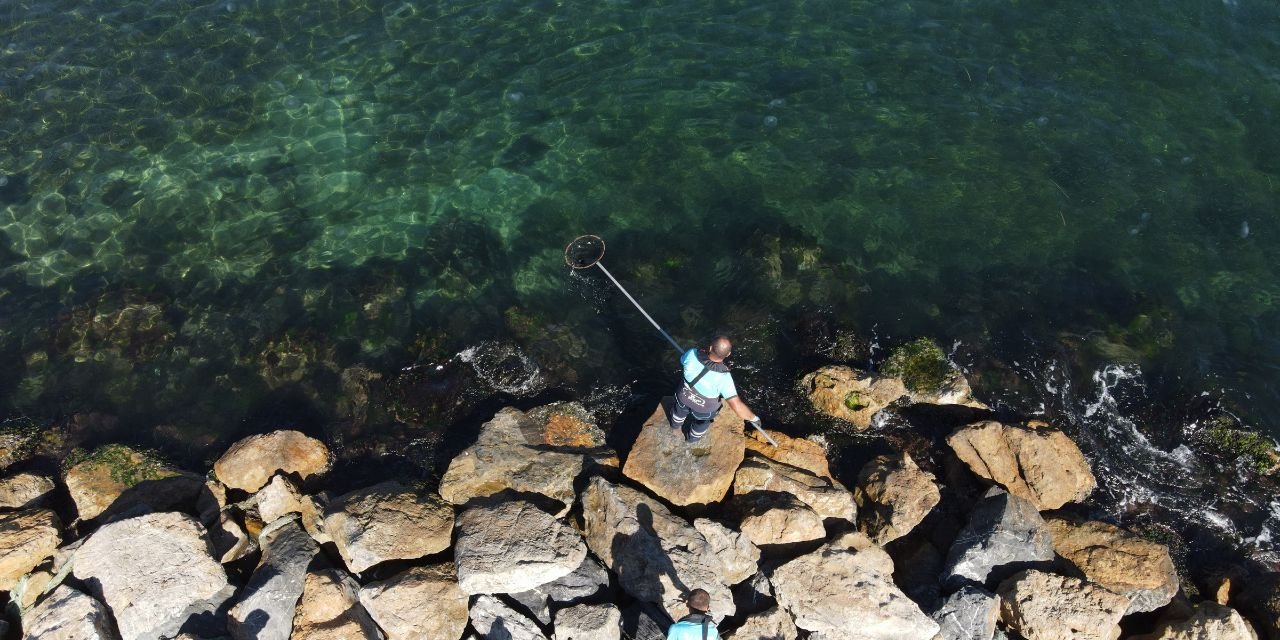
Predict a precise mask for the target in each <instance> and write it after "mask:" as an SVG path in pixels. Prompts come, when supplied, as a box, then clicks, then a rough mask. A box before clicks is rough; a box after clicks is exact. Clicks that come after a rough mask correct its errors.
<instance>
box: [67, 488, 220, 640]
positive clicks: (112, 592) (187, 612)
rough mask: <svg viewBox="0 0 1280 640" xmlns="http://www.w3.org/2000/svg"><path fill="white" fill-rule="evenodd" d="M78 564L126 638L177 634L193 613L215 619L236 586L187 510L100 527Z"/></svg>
mask: <svg viewBox="0 0 1280 640" xmlns="http://www.w3.org/2000/svg"><path fill="white" fill-rule="evenodd" d="M139 541H145V544H140V543H139ZM72 571H73V573H74V574H75V576H76V577H77V578H79V579H80V580H83V581H84V582H85V583H86V584H88V585H90V588H91V589H93V591H94V595H95V596H98V597H99V598H101V599H102V600H103V601H104V602H106V604H107V606H109V607H110V608H111V612H112V614H113V615H114V616H115V619H116V625H117V627H118V628H119V631H120V636H121V638H123V639H124V640H143V639H146V640H153V639H154V638H158V637H161V636H166V637H171V636H173V635H176V634H177V632H178V629H179V627H182V626H183V625H184V624H185V623H187V621H188V619H189V618H193V617H201V616H202V617H205V618H208V619H212V618H213V617H214V615H213V612H215V611H217V610H218V608H219V607H221V606H222V604H223V603H224V602H226V600H227V599H228V598H230V597H231V595H232V594H233V592H234V590H233V588H232V587H231V585H230V584H228V583H227V574H226V572H225V571H224V570H223V569H222V565H220V564H218V562H217V561H216V560H214V559H213V550H212V549H211V548H210V545H209V540H208V538H207V537H206V534H205V531H204V528H203V527H201V526H200V523H198V522H196V521H195V520H194V519H192V518H191V517H190V516H187V515H185V514H181V513H153V514H148V515H145V516H139V517H137V518H130V519H128V520H120V521H118V522H113V523H111V524H108V525H106V526H104V527H102V528H101V529H98V530H97V531H96V532H94V533H93V534H92V535H90V536H89V538H88V539H87V540H85V542H84V544H83V545H81V547H80V549H79V550H78V551H76V554H75V560H74V564H73V570H72Z"/></svg>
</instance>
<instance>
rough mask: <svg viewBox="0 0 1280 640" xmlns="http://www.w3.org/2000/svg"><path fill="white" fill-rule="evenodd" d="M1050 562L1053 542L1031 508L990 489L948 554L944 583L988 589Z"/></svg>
mask: <svg viewBox="0 0 1280 640" xmlns="http://www.w3.org/2000/svg"><path fill="white" fill-rule="evenodd" d="M1050 560H1053V540H1052V539H1051V537H1050V535H1049V528H1048V526H1046V525H1045V522H1044V518H1041V517H1040V512H1039V511H1037V510H1036V507H1035V505H1033V504H1031V503H1030V502H1029V501H1027V500H1025V499H1023V498H1020V497H1018V496H1016V495H1013V494H1011V493H1006V492H1004V491H1001V490H1000V489H995V488H993V489H991V490H990V491H988V492H987V495H986V497H984V498H983V499H982V501H980V502H979V503H978V504H977V505H976V506H974V508H973V509H972V510H971V511H970V512H969V523H968V524H967V525H965V528H964V529H963V530H961V531H960V535H959V536H957V537H956V540H955V542H953V543H952V544H951V550H950V551H949V552H948V553H947V563H946V568H945V569H944V570H943V574H942V575H943V579H944V581H945V582H947V583H949V584H953V585H959V584H964V583H965V582H972V583H975V584H979V585H986V586H991V585H992V583H996V582H999V581H1000V580H1001V579H1002V578H1004V577H1006V576H1008V575H1009V574H1012V573H1014V572H1016V571H1018V570H1020V569H1023V568H1026V567H1027V566H1031V565H1034V564H1036V563H1046V562H1048V561H1050Z"/></svg>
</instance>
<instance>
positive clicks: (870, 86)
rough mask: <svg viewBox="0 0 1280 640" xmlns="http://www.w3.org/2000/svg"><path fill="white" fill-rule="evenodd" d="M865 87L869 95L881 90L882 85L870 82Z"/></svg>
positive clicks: (873, 81)
mask: <svg viewBox="0 0 1280 640" xmlns="http://www.w3.org/2000/svg"><path fill="white" fill-rule="evenodd" d="M864 86H866V88H867V93H875V92H876V91H878V90H879V89H880V85H879V84H877V83H876V81H875V80H868V81H867V84H866V85H864Z"/></svg>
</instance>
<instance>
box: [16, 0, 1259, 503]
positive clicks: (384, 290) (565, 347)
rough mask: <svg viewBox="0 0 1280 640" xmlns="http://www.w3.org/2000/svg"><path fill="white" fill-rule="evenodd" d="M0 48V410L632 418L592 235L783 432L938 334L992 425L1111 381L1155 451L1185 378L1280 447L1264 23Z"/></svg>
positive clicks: (672, 7) (325, 31)
mask: <svg viewBox="0 0 1280 640" xmlns="http://www.w3.org/2000/svg"><path fill="white" fill-rule="evenodd" d="M0 35H2V36H3V37H2V38H0V176H3V182H4V184H3V185H0V356H2V357H3V362H5V363H6V364H5V366H4V367H3V368H2V369H3V370H0V408H4V409H5V410H6V411H7V412H9V413H15V414H16V413H22V414H31V415H43V416H58V415H65V414H69V413H73V412H87V411H97V412H102V413H107V414H112V415H116V416H120V417H121V422H120V424H121V428H122V429H124V430H127V431H129V432H130V433H133V434H135V435H136V434H152V435H151V436H148V437H153V438H154V439H155V440H156V441H157V442H159V443H160V444H161V445H173V444H180V445H183V446H196V447H197V448H198V447H199V446H202V445H201V443H210V442H212V441H214V440H216V439H218V438H223V437H225V436H226V434H228V433H231V432H234V431H235V430H237V429H241V428H244V427H245V425H246V424H258V423H260V422H262V421H281V422H288V421H304V422H307V423H309V424H315V425H322V426H323V428H325V429H327V430H329V431H330V432H331V433H332V434H334V435H335V437H339V438H342V437H345V438H348V440H349V441H350V442H358V441H360V440H361V439H362V438H384V439H387V440H390V441H393V442H394V441H397V439H412V438H418V437H421V436H422V433H423V430H424V429H426V430H427V431H431V430H432V429H436V430H438V429H439V428H440V426H441V424H442V423H447V422H448V420H450V419H455V418H457V417H458V416H459V415H464V414H465V413H466V411H465V409H466V408H467V407H470V406H473V405H472V404H469V403H473V402H474V401H476V400H475V396H476V395H477V394H479V395H484V394H486V393H491V392H507V393H508V394H509V395H514V396H520V397H530V396H534V395H536V394H539V393H543V394H547V393H550V394H562V395H569V396H575V397H579V398H586V399H588V400H589V401H599V402H600V403H602V404H604V405H609V406H613V407H615V408H616V407H617V406H618V405H619V404H625V403H626V402H627V401H628V400H627V399H628V398H634V397H635V396H636V395H637V394H645V393H654V392H657V391H659V390H662V389H664V388H665V385H667V384H668V383H669V380H670V376H671V372H672V370H673V367H674V363H673V362H672V358H671V355H672V354H670V353H668V352H667V351H668V350H667V347H666V346H665V345H664V343H663V342H662V341H661V338H660V337H659V336H657V334H656V333H655V332H653V331H652V330H651V329H650V328H649V327H648V325H647V324H645V323H644V321H643V320H642V319H640V318H639V317H638V316H637V315H636V314H635V313H634V312H633V311H632V310H631V309H630V308H629V307H628V306H626V302H625V301H624V300H622V299H621V298H619V297H618V296H616V295H615V294H612V293H611V292H610V291H609V290H608V289H607V288H606V286H605V285H604V284H603V283H602V282H601V281H599V278H598V276H592V275H590V274H588V275H586V276H585V277H573V276H570V275H569V274H568V269H567V268H565V267H564V265H563V263H562V258H561V253H562V250H563V247H564V245H565V244H566V243H567V242H568V241H569V240H570V239H572V238H573V237H575V236H577V235H579V234H581V233H596V234H599V235H601V236H603V237H605V238H606V240H607V241H608V242H609V252H608V254H607V257H606V264H608V265H609V266H610V268H611V269H612V270H613V271H614V272H615V273H616V274H618V275H619V277H621V278H622V279H623V280H624V282H626V283H627V284H628V285H629V286H630V287H631V288H632V291H633V293H636V294H637V295H638V296H639V297H640V298H641V299H642V300H643V301H644V302H645V304H646V306H647V308H648V309H649V311H650V312H651V313H653V314H654V315H655V316H656V317H658V318H659V319H660V320H661V321H662V322H663V323H664V325H666V327H667V329H668V330H670V331H671V332H672V333H673V334H675V335H676V336H677V337H678V338H679V339H680V340H681V341H683V342H686V343H688V342H691V341H693V340H695V339H698V338H700V337H702V336H705V335H707V334H709V333H710V332H712V331H715V330H717V329H719V330H725V331H729V332H731V333H732V334H734V335H736V336H739V337H741V338H742V342H743V344H744V346H743V347H742V348H741V349H740V350H739V360H740V366H741V377H742V378H743V380H744V386H745V387H746V388H748V389H751V393H754V394H755V396H754V397H755V398H756V399H757V401H758V403H759V404H761V410H762V412H764V413H765V414H766V415H769V414H770V413H772V414H773V415H774V416H776V419H778V420H781V421H783V422H786V423H787V424H789V425H790V426H792V427H793V428H796V429H799V430H806V429H811V428H815V427H813V426H812V424H810V423H811V417H810V416H807V415H806V414H805V413H804V412H803V411H802V410H801V409H799V408H798V404H797V402H796V399H795V397H794V396H795V394H794V391H793V389H792V387H791V381H792V380H794V377H795V376H796V375H797V374H798V373H800V372H801V370H802V369H803V368H804V367H805V366H809V365H811V364H813V363H815V362H819V361H823V360H824V359H828V358H831V357H833V356H838V355H840V354H847V355H850V356H853V357H855V358H857V359H858V360H859V361H860V362H862V363H863V364H865V363H866V362H870V361H874V358H875V357H876V356H878V355H883V351H877V352H874V353H870V354H868V353H867V352H865V351H862V350H858V349H850V350H842V349H843V347H841V348H839V349H835V350H833V349H831V348H828V347H826V346H823V345H830V344H833V343H834V342H835V341H836V337H837V336H845V337H847V336H850V335H855V336H860V337H861V338H862V339H864V340H865V341H867V342H868V343H874V344H876V345H878V346H880V347H888V346H892V345H893V344H896V343H898V342H901V341H903V340H906V339H910V338H913V337H915V336H920V335H926V336H932V337H934V338H936V339H937V340H938V341H939V342H940V343H942V344H944V345H948V346H949V347H950V346H953V345H958V346H956V347H955V352H956V358H957V360H958V361H960V362H961V363H962V364H964V365H966V366H968V367H969V368H970V370H971V373H972V374H973V376H974V378H975V380H976V382H977V384H978V386H979V391H980V394H985V395H986V397H989V398H994V399H996V400H997V401H998V402H999V403H1000V404H1001V406H1004V407H1007V408H1010V409H1014V410H1020V411H1027V412H1036V411H1039V410H1044V411H1049V412H1051V413H1054V412H1056V415H1057V416H1058V417H1059V418H1060V419H1061V420H1063V421H1066V422H1070V421H1071V416H1072V415H1083V413H1082V412H1083V411H1084V410H1085V408H1086V407H1084V406H1083V405H1084V404H1088V402H1086V401H1085V400H1081V401H1079V402H1074V403H1073V402H1071V401H1070V400H1071V399H1070V398H1066V399H1064V397H1063V396H1062V394H1061V389H1062V388H1063V385H1062V384H1061V383H1069V382H1072V381H1074V382H1075V383H1076V385H1077V386H1076V388H1077V390H1081V389H1084V388H1086V387H1088V385H1089V384H1090V380H1091V376H1092V375H1094V373H1095V372H1098V371H1102V370H1104V369H1105V367H1107V366H1119V365H1124V366H1126V367H1130V368H1129V369H1125V370H1126V371H1141V372H1142V376H1143V380H1144V386H1143V388H1142V394H1141V398H1143V399H1145V402H1147V403H1148V405H1149V406H1148V407H1147V408H1146V409H1143V410H1142V411H1140V412H1139V413H1141V414H1142V416H1141V418H1142V419H1143V420H1145V421H1146V424H1145V425H1144V429H1145V430H1146V431H1145V433H1146V434H1147V435H1148V436H1150V437H1151V438H1152V439H1153V441H1155V442H1156V446H1163V447H1164V448H1165V449H1169V448H1171V447H1174V446H1176V445H1177V444H1178V443H1179V442H1180V441H1181V440H1182V439H1184V438H1187V437H1189V436H1188V430H1189V429H1192V428H1193V427H1194V420H1193V418H1194V417H1195V416H1197V415H1200V414H1201V413H1203V411H1201V407H1199V405H1197V402H1198V401H1197V400H1196V398H1198V397H1200V396H1199V394H1201V393H1208V394H1209V395H1208V396H1207V397H1208V398H1210V402H1211V403H1212V404H1213V406H1214V407H1224V408H1226V409H1227V410H1230V411H1231V412H1233V413H1235V414H1237V415H1239V416H1241V417H1242V418H1243V420H1244V421H1245V423H1246V424H1248V425H1250V426H1252V427H1253V428H1257V429H1261V430H1264V431H1267V432H1271V433H1275V432H1277V431H1280V395H1278V394H1277V392H1276V386H1277V382H1280V369H1278V365H1277V362H1280V339H1278V338H1277V337H1276V335H1275V327H1276V326H1277V319H1278V317H1280V279H1277V273H1276V271H1277V267H1276V257H1277V248H1278V247H1280V239H1278V235H1277V233H1276V228H1277V227H1276V218H1277V204H1278V202H1280V201H1278V196H1277V193H1278V192H1277V189H1276V186H1277V185H1280V155H1277V152H1276V149H1277V148H1280V125H1278V124H1277V123H1278V122H1280V118H1277V115H1280V63H1277V61H1278V60H1280V8H1277V5H1275V4H1274V3H1270V2H1260V1H1256V0H1237V1H1229V2H1219V1H1216V0H1214V1H1210V0H1164V1H1161V2H1154V3H1145V4H1143V5H1141V6H1137V5H1135V6H1121V5H1117V4H1116V3H1109V2H1096V1H1085V2H1072V3H1053V2H1027V1H1015V2H1008V1H1002V2H954V1H947V2H929V1H924V2H921V1H913V2H834V1H831V2H826V1H820V0H819V1H806V2H788V1H781V2H778V1H775V2H761V1H759V0H754V1H746V0H743V1H736V2H731V1H721V2H690V1H683V0H682V1H669V2H643V3H642V2H626V1H610V2H594V3H558V2H537V1H534V2H528V1H523V2H505V1H487V2H452V1H451V2H386V3H383V2H323V3H322V2H312V3H299V2H286V3H276V2H244V1H237V0H230V1H226V2H213V3H206V2H202V3H195V2H182V1H175V2H163V3H146V2H123V1H120V2H82V1H75V2H71V1H69V0H65V1H63V0H58V1H50V2H40V3H36V4H35V5H33V6H27V5H23V4H19V3H9V4H6V5H4V6H0ZM815 336H816V338H815ZM815 343H816V346H815ZM841 344H845V343H841ZM459 352H464V355H463V356H462V357H459V358H453V356H454V355H455V354H458V353H459ZM465 362H469V363H470V364H471V365H472V368H473V369H475V370H476V371H479V378H480V379H481V382H482V383H483V384H482V383H475V384H474V385H472V387H469V388H468V389H466V390H461V391H460V390H459V389H458V388H457V383H456V382H454V383H450V382H448V381H447V380H445V381H442V380H444V378H443V377H439V378H433V377H432V376H433V375H435V374H433V373H432V372H433V371H435V369H434V368H433V367H432V366H426V365H441V367H442V369H441V370H442V371H443V370H446V369H447V367H445V366H444V365H443V364H442V363H450V364H449V365H448V367H461V366H462V365H461V364H459V363H465ZM534 371H536V372H537V373H534ZM1046 371H1049V372H1057V373H1051V374H1050V373H1045V372H1046ZM446 373H447V371H446ZM444 375H445V374H440V376H444ZM1046 376H1048V377H1050V378H1054V379H1055V380H1056V379H1057V378H1056V377H1061V378H1063V379H1062V380H1058V381H1057V382H1052V381H1051V382H1046V381H1045V379H1044V378H1045V377H1046ZM1055 376H1056V377H1055ZM451 385H452V386H451ZM1104 386H1105V385H1104ZM1081 394H1082V395H1087V394H1084V392H1083V391H1081ZM748 397H749V398H751V397H752V396H750V395H748ZM424 398H425V399H424ZM459 407H461V409H459ZM1153 407H1154V408H1153ZM1215 410H1216V409H1215ZM1197 412H1200V413H1197ZM1193 414H1194V415H1193ZM1086 426H1087V425H1086ZM1086 426H1081V425H1077V428H1079V429H1084V428H1086ZM1094 435H1097V437H1098V438H1099V444H1098V445H1097V447H1098V450H1099V451H1100V452H1101V451H1104V450H1105V448H1106V447H1107V438H1106V437H1105V436H1106V434H1105V430H1103V431H1102V432H1097V433H1095V434H1094ZM191 443H195V444H194V445H192V444H191ZM1097 455H1099V456H1101V455H1103V454H1102V453H1098V454H1097ZM1264 502H1265V501H1264Z"/></svg>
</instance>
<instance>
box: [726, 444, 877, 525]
mask: <svg viewBox="0 0 1280 640" xmlns="http://www.w3.org/2000/svg"><path fill="white" fill-rule="evenodd" d="M753 491H779V492H782V493H789V494H791V495H793V496H795V497H796V498H799V499H800V501H801V502H803V503H805V504H807V505H809V507H810V508H812V509H813V510H814V512H816V513H817V514H818V515H819V516H822V517H823V518H840V519H842V520H848V521H850V522H852V521H853V520H854V516H855V515H856V513H857V511H856V509H855V507H854V506H853V494H851V493H849V491H848V490H847V489H845V488H844V487H842V486H840V485H839V483H837V482H836V481H834V480H831V479H828V478H822V477H819V476H816V475H814V474H812V473H809V472H808V471H805V470H804V469H800V468H798V467H793V466H791V465H787V464H783V463H781V462H775V461H773V460H770V459H768V458H765V457H762V456H757V455H754V454H753V455H750V456H747V459H746V460H744V461H743V463H742V466H740V467H738V473H737V474H736V475H735V476H734V478H733V493H734V494H735V495H743V494H747V493H751V492H753Z"/></svg>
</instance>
